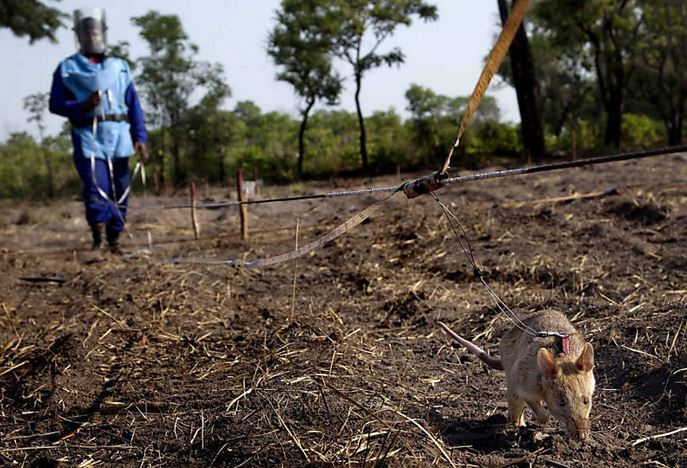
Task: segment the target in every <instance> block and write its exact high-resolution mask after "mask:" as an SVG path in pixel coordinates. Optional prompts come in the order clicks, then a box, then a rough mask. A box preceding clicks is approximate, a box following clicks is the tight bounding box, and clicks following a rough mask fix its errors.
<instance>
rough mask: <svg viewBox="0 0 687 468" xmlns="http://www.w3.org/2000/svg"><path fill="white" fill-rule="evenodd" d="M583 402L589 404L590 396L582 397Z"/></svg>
mask: <svg viewBox="0 0 687 468" xmlns="http://www.w3.org/2000/svg"><path fill="white" fill-rule="evenodd" d="M582 403H584V404H585V405H588V404H589V398H587V397H584V398H582Z"/></svg>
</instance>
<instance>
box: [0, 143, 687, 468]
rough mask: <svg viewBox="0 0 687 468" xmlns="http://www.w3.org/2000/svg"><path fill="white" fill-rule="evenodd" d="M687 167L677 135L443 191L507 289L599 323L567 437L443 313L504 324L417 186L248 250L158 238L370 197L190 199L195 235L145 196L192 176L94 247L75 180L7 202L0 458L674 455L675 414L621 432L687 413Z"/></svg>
mask: <svg viewBox="0 0 687 468" xmlns="http://www.w3.org/2000/svg"><path fill="white" fill-rule="evenodd" d="M686 181H687V157H686V156H685V155H672V156H663V157H660V158H652V159H646V160H637V161H632V162H626V163H614V164H606V165H602V166H596V167H591V168H581V169H574V170H567V171H559V172H550V173H545V174H540V175H536V176H534V175H533V176H521V177H512V178H508V179H500V180H491V181H482V182H473V183H470V184H465V185H461V186H451V187H448V188H444V189H442V190H440V191H438V192H437V195H438V196H439V197H440V199H441V200H442V201H443V202H444V203H445V204H446V205H448V206H449V207H450V208H451V210H452V211H453V212H454V213H455V214H456V215H457V216H458V218H459V219H460V220H461V222H462V223H463V226H464V227H465V231H466V232H467V234H468V236H469V237H470V240H471V244H472V247H473V249H474V253H475V256H476V260H477V262H478V263H479V265H480V266H481V268H482V269H483V271H484V275H485V278H486V279H487V281H488V282H489V284H490V286H491V287H492V288H493V289H494V290H495V291H496V292H497V293H498V294H499V296H500V297H501V299H502V300H503V301H504V302H505V303H506V304H508V305H509V306H510V307H511V308H512V309H513V310H515V311H517V312H518V313H519V314H521V315H526V314H527V313H528V312H532V311H536V310H540V309H543V308H556V309H559V310H561V311H563V312H564V313H566V315H567V316H568V317H570V318H571V319H572V320H573V323H574V324H575V325H576V326H577V327H578V329H579V330H580V331H582V332H583V333H584V334H585V335H586V337H587V338H588V339H589V340H590V341H591V342H592V343H593V345H594V348H595V351H596V368H595V374H596V379H597V390H596V393H595V396H594V404H593V409H592V423H591V424H592V434H591V440H589V441H587V443H584V444H580V443H577V442H573V441H571V440H569V439H568V438H567V437H566V436H565V434H564V433H563V432H562V429H561V427H560V426H559V424H558V423H557V422H556V421H554V420H551V421H550V422H548V423H547V424H545V425H539V424H537V423H536V422H529V421H532V418H531V415H529V414H527V418H528V427H527V428H526V429H522V430H519V431H515V430H514V429H512V428H510V427H509V425H508V424H507V420H506V412H507V409H506V403H505V398H504V396H505V383H504V377H503V375H502V374H501V373H498V372H495V371H492V370H489V369H487V368H486V366H485V365H483V364H482V363H481V362H480V361H478V360H477V359H475V358H474V357H473V356H472V355H469V354H468V353H467V352H466V351H465V350H463V349H462V348H460V347H459V346H453V345H452V344H451V343H450V341H449V340H448V339H447V337H446V336H445V335H444V334H443V333H442V332H440V331H439V329H438V328H437V326H436V321H437V320H442V321H445V322H447V323H449V324H450V325H451V326H452V327H453V328H454V329H455V330H456V331H457V332H459V333H461V334H462V335H464V336H466V337H469V338H473V339H475V340H476V342H478V343H479V344H481V345H482V346H485V347H486V348H487V349H489V350H490V351H491V352H492V353H497V352H498V351H497V349H498V346H497V345H498V339H499V337H500V336H501V335H502V334H503V333H504V331H505V330H507V329H508V328H509V327H510V326H511V324H510V322H508V321H507V320H506V318H505V317H504V316H503V315H501V314H500V313H498V311H497V310H496V308H495V306H494V304H493V303H492V302H491V301H490V299H489V297H488V296H487V294H486V292H485V290H484V288H483V287H482V286H481V284H480V283H479V281H477V279H476V278H475V277H474V275H473V269H472V267H471V266H470V265H469V263H468V261H467V260H466V258H465V255H464V254H463V252H462V251H461V249H460V247H459V246H458V243H457V241H456V238H455V237H454V235H453V232H452V231H450V230H449V227H448V223H447V221H446V218H445V217H444V216H443V215H442V213H441V211H440V209H439V208H438V206H437V205H436V203H435V202H434V201H433V200H432V199H431V198H430V197H428V196H424V197H420V198H417V199H413V200H407V199H406V198H405V197H404V196H403V195H402V194H397V195H396V196H394V197H393V198H391V199H390V200H389V201H388V202H387V203H386V204H385V205H384V207H383V208H381V209H380V210H379V211H378V212H377V213H375V214H374V215H373V216H372V217H371V218H370V220H368V221H366V222H365V223H363V224H362V225H361V226H358V227H357V228H355V229H354V230H352V231H350V232H349V233H347V234H346V235H344V236H342V237H339V238H338V239H336V240H334V241H333V242H331V243H329V244H327V245H326V246H325V247H324V248H321V249H318V250H316V251H314V252H312V253H310V254H308V255H306V256H304V257H301V258H300V259H298V260H297V261H296V262H289V263H282V264H279V265H276V266H273V267H269V268H264V269H261V270H257V269H247V268H243V267H242V268H236V267H227V266H223V265H204V264H189V263H174V262H173V261H172V260H173V259H175V258H184V259H189V258H193V259H207V260H217V259H232V258H246V259H254V258H262V257H265V256H269V255H274V254H278V253H282V252H285V251H288V250H290V249H292V248H293V247H294V246H295V242H296V235H295V231H296V229H295V228H296V224H297V223H298V225H299V235H298V242H299V245H303V244H304V243H305V242H308V241H310V240H313V239H316V238H317V237H318V236H321V235H323V234H325V233H326V232H328V231H329V230H330V229H332V228H334V227H335V226H337V225H338V224H340V223H341V222H342V221H343V220H345V219H347V218H348V217H350V216H352V215H354V214H355V213H357V212H359V211H360V210H361V209H363V208H364V207H366V206H369V205H370V204H371V203H372V202H373V201H374V200H378V199H379V197H378V196H371V195H370V196H363V197H358V198H346V199H331V200H330V199H328V200H314V201H304V202H295V203H279V204H272V205H261V206H253V207H251V208H250V230H251V238H250V240H248V241H246V242H243V241H241V239H240V236H239V234H238V233H239V227H238V210H237V209H236V208H235V207H231V208H223V209H215V210H201V212H200V213H199V214H200V220H201V228H202V232H201V239H200V240H199V241H194V240H193V234H192V230H191V224H190V213H189V210H186V209H184V210H164V209H160V208H159V207H160V206H162V205H163V204H166V203H170V202H180V201H181V202H183V201H186V195H185V194H179V196H177V197H167V198H158V197H154V196H147V197H142V196H137V197H135V198H134V199H133V200H132V203H131V205H132V207H131V211H130V217H129V221H130V222H129V232H130V235H128V236H126V237H125V239H124V241H125V242H124V250H125V251H126V252H128V255H125V256H124V257H116V256H113V255H111V254H109V253H107V252H105V251H102V252H92V251H90V250H89V244H90V239H89V233H88V230H87V227H86V225H85V222H84V220H83V216H82V206H81V203H80V202H78V201H76V200H64V201H55V202H52V203H49V204H45V203H42V204H39V203H35V204H17V203H9V202H5V203H3V204H2V206H1V207H0V249H1V250H0V270H1V271H2V275H1V277H0V309H1V310H0V464H5V465H13V464H24V465H29V466H58V465H59V466H77V465H78V466H90V465H95V464H98V463H104V464H105V465H132V466H133V465H135V466H158V465H166V466H180V465H192V466H211V465H212V466H239V465H242V466H282V465H284V466H306V465H310V466H323V465H339V464H350V465H351V466H362V465H368V466H372V465H376V464H379V465H383V466H428V465H432V464H435V465H442V466H448V465H449V464H450V463H452V464H455V465H460V466H465V465H473V466H474V465H479V466H507V465H522V466H528V465H530V464H533V465H535V466H639V465H645V464H646V465H658V466H664V465H667V466H687V431H684V432H677V433H674V434H672V435H665V436H662V437H658V438H655V439H651V440H645V441H639V442H638V443H635V442H636V441H638V440H640V439H642V438H645V437H648V436H654V435H663V434H665V433H668V432H671V431H674V430H676V429H680V428H685V427H686V426H687V345H686V340H685V337H686V336H687V330H686V328H687V248H686V247H685V245H686V244H685V242H686V241H687V184H686ZM333 182H335V181H330V183H326V184H325V183H318V184H303V185H298V186H292V187H268V188H265V189H264V190H263V192H262V193H261V194H260V196H261V197H262V196H280V195H287V194H293V193H314V192H322V191H327V190H330V189H331V188H332V186H333ZM344 182H345V181H344ZM396 182H397V179H392V178H385V179H376V180H369V181H368V180H359V181H355V182H353V185H354V186H369V185H389V184H393V183H396ZM345 183H348V182H345ZM338 185H340V184H338ZM608 189H615V190H608ZM604 191H606V192H604ZM599 192H601V193H599ZM576 193H577V194H582V195H588V196H587V197H586V198H585V197H581V198H578V199H574V200H567V201H566V200H561V197H567V196H570V195H572V194H576ZM226 195H227V194H226V190H225V191H224V192H222V191H220V190H219V189H217V190H208V191H207V193H206V196H207V198H208V199H213V200H221V199H225V197H226ZM149 241H152V242H151V243H149Z"/></svg>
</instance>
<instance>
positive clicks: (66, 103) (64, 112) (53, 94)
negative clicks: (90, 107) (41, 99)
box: [50, 66, 87, 120]
mask: <svg viewBox="0 0 687 468" xmlns="http://www.w3.org/2000/svg"><path fill="white" fill-rule="evenodd" d="M50 112H52V113H53V114H57V115H61V116H63V117H67V118H68V119H70V120H83V119H85V118H87V115H86V112H87V111H86V109H85V108H84V103H83V102H81V101H77V100H76V96H74V94H73V93H72V92H71V91H69V89H67V87H66V86H65V85H64V82H63V81H62V75H61V73H60V67H59V66H58V67H57V70H55V73H53V75H52V87H51V88H50Z"/></svg>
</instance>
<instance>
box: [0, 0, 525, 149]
mask: <svg viewBox="0 0 687 468" xmlns="http://www.w3.org/2000/svg"><path fill="white" fill-rule="evenodd" d="M428 1H429V2H430V3H434V4H436V5H437V6H438V9H439V19H438V20H437V21H434V22H429V23H424V22H415V23H413V25H411V26H410V27H409V28H406V27H401V28H399V29H398V30H397V32H396V34H395V35H394V36H393V37H391V38H389V39H387V41H386V43H384V45H383V48H382V50H388V49H389V48H391V47H393V46H399V47H400V48H401V49H402V50H403V52H404V53H405V55H406V60H405V63H404V64H403V65H401V66H400V67H393V68H386V67H385V68H378V69H375V70H373V71H371V72H369V73H368V74H367V75H366V77H365V78H364V81H363V89H362V93H361V102H362V107H363V113H364V114H365V115H370V114H371V113H372V112H374V111H376V110H388V109H390V108H394V109H396V111H397V112H399V113H401V114H402V115H404V117H405V116H407V113H406V111H405V107H406V101H405V97H404V94H405V91H406V90H407V89H408V87H409V86H410V84H411V83H417V84H419V85H421V86H423V87H427V88H430V89H432V90H433V91H434V92H436V93H439V94H444V95H447V96H451V97H455V96H467V95H469V94H470V93H471V92H472V89H473V87H474V85H475V82H476V81H477V79H478V77H479V74H480V72H481V70H482V66H483V62H484V58H485V57H486V55H487V54H488V53H489V51H490V50H491V47H492V45H493V43H494V41H495V37H496V34H497V32H498V31H499V29H498V16H497V13H498V9H497V2H496V0H434V1H432V0H428ZM49 3H50V4H52V5H55V6H57V8H60V9H61V10H62V11H65V12H67V13H69V14H70V15H71V13H72V11H73V10H74V9H76V8H80V7H88V6H104V7H105V8H106V13H107V21H108V25H109V30H108V41H109V42H110V43H115V42H118V41H123V40H126V41H128V42H129V43H130V44H131V49H130V53H131V56H132V57H134V58H136V57H139V56H141V55H145V54H146V52H147V50H146V46H145V43H144V42H143V40H142V39H140V38H139V36H138V29H137V28H136V27H134V26H132V25H131V20H130V18H131V17H132V16H140V15H142V14H145V13H146V12H147V11H148V10H151V9H155V10H158V11H160V12H161V13H164V14H172V13H173V14H176V15H178V16H179V17H180V18H181V21H182V24H183V26H184V29H185V31H186V33H187V34H188V36H189V38H190V39H191V40H192V41H193V42H194V43H196V44H197V45H198V46H199V48H200V50H199V52H198V56H197V59H198V60H203V61H209V62H220V63H222V64H223V65H224V68H225V73H226V78H227V82H228V84H229V85H230V86H231V89H232V91H233V96H232V97H231V98H230V99H229V100H227V102H226V103H225V107H226V108H227V109H231V108H233V106H234V105H235V104H236V102H238V101H243V100H252V101H254V102H255V103H256V104H257V105H258V106H259V107H260V108H261V109H262V110H263V111H271V110H278V111H283V112H287V113H289V114H292V115H296V109H297V106H298V98H297V96H296V95H295V94H294V92H293V90H292V88H291V86H289V85H288V84H286V83H282V82H279V81H277V80H276V79H275V75H276V72H277V68H276V67H275V66H274V65H273V63H272V60H271V58H270V57H269V56H268V55H267V53H266V52H265V46H266V43H267V36H268V34H269V31H270V30H271V29H272V27H273V26H274V18H275V11H276V10H277V8H278V7H279V3H280V2H279V0H224V1H220V0H216V1H210V0H203V1H199V0H196V1H194V2H189V1H186V0H167V1H165V2H159V1H152V0H138V1H136V2H132V1H122V0H116V1H109V2H102V1H101V2H95V1H90V0H81V1H73V0H63V1H61V2H49ZM57 39H58V42H57V43H55V44H53V43H51V42H50V41H47V40H41V41H38V42H36V43H34V44H33V45H29V41H28V40H27V39H26V38H16V37H15V36H14V35H12V33H11V32H10V31H9V30H7V29H0V58H1V59H2V64H3V67H2V68H3V72H2V73H0V102H2V113H0V141H4V140H5V139H6V138H7V136H8V135H9V134H10V133H11V132H16V131H23V130H28V131H30V132H31V133H33V134H35V133H36V132H35V128H34V126H33V125H29V124H28V123H27V122H26V119H27V117H28V114H27V113H26V112H25V111H24V110H23V103H22V100H23V98H24V97H25V96H27V95H29V94H33V93H36V92H47V91H49V90H50V83H51V79H52V73H53V72H54V70H55V68H56V67H57V65H58V63H59V62H60V60H62V59H63V58H65V57H66V56H68V55H70V54H72V53H73V52H75V50H76V48H77V47H76V43H75V39H74V34H73V32H72V31H71V20H69V28H63V29H61V30H60V31H59V32H58V35H57ZM339 65H340V66H339V67H338V68H339V70H340V72H341V73H342V74H343V75H345V76H350V69H349V68H348V67H347V66H345V65H346V64H343V63H342V64H339ZM498 82H499V79H498V77H495V78H494V80H493V81H492V87H491V89H490V91H489V94H491V95H493V96H495V97H496V98H497V101H498V104H499V107H500V108H501V111H502V117H503V119H504V120H509V121H519V120H520V117H519V113H518V108H517V101H516V98H515V92H514V90H513V89H512V88H510V87H508V86H506V85H504V84H501V85H500V86H496V87H495V86H494V84H495V83H498ZM340 107H342V108H344V109H347V110H349V111H353V110H354V109H355V104H354V102H353V82H352V80H351V79H347V81H346V90H345V92H344V94H342V97H341V105H340ZM62 121H63V119H62V118H61V117H58V116H55V115H52V114H48V116H47V122H46V123H47V127H48V133H56V132H57V131H59V129H60V126H61V124H62Z"/></svg>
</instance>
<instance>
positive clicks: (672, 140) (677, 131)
mask: <svg viewBox="0 0 687 468" xmlns="http://www.w3.org/2000/svg"><path fill="white" fill-rule="evenodd" d="M682 107H684V103H683V104H682ZM682 121H683V113H682V111H681V110H678V111H673V112H671V116H670V122H669V123H668V144H669V145H671V146H673V145H681V144H682Z"/></svg>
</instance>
